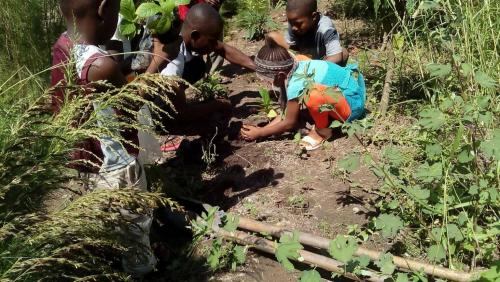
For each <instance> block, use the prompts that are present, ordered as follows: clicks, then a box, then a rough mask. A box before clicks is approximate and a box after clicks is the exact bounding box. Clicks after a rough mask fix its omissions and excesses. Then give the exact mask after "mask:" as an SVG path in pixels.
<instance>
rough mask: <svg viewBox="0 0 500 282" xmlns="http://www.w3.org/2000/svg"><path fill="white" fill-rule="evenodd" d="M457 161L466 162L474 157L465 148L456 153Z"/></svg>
mask: <svg viewBox="0 0 500 282" xmlns="http://www.w3.org/2000/svg"><path fill="white" fill-rule="evenodd" d="M457 159H458V162H459V163H461V164H465V163H468V162H470V161H472V160H473V159H474V156H473V155H472V153H471V151H470V150H469V149H468V148H467V149H465V150H463V151H462V152H460V154H458V158H457Z"/></svg>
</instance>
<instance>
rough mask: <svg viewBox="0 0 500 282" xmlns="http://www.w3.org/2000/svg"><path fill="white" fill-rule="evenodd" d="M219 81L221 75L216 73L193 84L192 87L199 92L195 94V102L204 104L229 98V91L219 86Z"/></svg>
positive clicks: (221, 85)
mask: <svg viewBox="0 0 500 282" xmlns="http://www.w3.org/2000/svg"><path fill="white" fill-rule="evenodd" d="M221 81H222V77H221V75H220V74H219V73H218V72H214V73H212V74H209V75H208V76H207V77H205V78H204V79H202V80H200V81H198V82H197V83H195V85H194V87H195V88H196V89H198V90H199V91H197V92H196V93H195V96H196V98H195V100H196V101H199V102H204V101H210V100H213V99H216V98H217V99H227V98H228V97H229V96H228V95H229V90H228V89H227V87H225V86H224V85H223V84H221Z"/></svg>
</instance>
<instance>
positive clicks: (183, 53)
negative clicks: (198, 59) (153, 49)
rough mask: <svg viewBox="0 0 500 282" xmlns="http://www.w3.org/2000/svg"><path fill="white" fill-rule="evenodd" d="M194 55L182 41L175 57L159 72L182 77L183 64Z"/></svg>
mask: <svg viewBox="0 0 500 282" xmlns="http://www.w3.org/2000/svg"><path fill="white" fill-rule="evenodd" d="M194 56H195V55H194V54H193V53H191V52H190V51H189V50H187V48H186V44H184V41H182V43H181V46H180V47H179V54H178V55H177V57H176V58H175V59H173V60H172V61H171V62H169V63H168V64H167V66H166V67H165V68H164V69H163V70H162V71H161V74H162V75H165V76H178V77H182V74H183V73H184V66H185V64H186V63H188V62H190V61H191V60H192V59H193V57H194Z"/></svg>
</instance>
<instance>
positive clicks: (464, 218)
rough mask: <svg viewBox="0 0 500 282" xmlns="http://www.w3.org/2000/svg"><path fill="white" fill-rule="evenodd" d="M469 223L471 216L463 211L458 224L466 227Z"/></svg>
mask: <svg viewBox="0 0 500 282" xmlns="http://www.w3.org/2000/svg"><path fill="white" fill-rule="evenodd" d="M468 221H469V216H468V215H467V212H465V211H461V212H460V213H459V214H458V224H460V225H461V226H464V225H465V224H466V223H467V222H468Z"/></svg>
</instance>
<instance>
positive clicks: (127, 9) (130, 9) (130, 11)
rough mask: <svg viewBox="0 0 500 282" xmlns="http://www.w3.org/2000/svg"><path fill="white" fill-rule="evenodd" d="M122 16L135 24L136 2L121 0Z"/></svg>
mask: <svg viewBox="0 0 500 282" xmlns="http://www.w3.org/2000/svg"><path fill="white" fill-rule="evenodd" d="M120 14H121V15H122V17H123V18H124V19H126V20H127V21H129V22H133V21H134V19H135V4H134V0H121V1H120Z"/></svg>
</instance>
